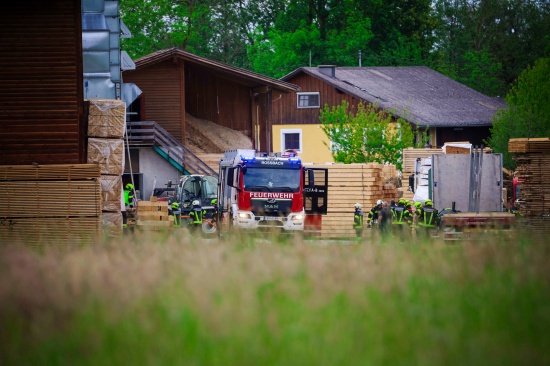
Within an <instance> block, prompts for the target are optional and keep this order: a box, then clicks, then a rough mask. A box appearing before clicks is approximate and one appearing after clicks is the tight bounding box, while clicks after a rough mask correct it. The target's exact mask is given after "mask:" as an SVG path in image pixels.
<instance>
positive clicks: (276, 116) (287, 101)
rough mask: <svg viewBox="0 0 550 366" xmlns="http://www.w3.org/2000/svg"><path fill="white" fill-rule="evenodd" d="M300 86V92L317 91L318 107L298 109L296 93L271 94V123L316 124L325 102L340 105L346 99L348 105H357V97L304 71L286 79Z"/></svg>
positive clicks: (330, 104)
mask: <svg viewBox="0 0 550 366" xmlns="http://www.w3.org/2000/svg"><path fill="white" fill-rule="evenodd" d="M287 82H290V83H292V84H295V85H298V86H299V87H300V92H318V93H319V103H320V106H321V107H320V108H300V109H298V108H297V107H296V106H297V100H296V98H297V97H296V95H297V93H295V92H294V93H288V94H280V93H274V95H273V110H272V116H273V119H272V122H271V123H272V124H284V125H287V124H318V123H319V112H320V110H321V109H323V108H324V106H325V104H328V105H329V106H331V107H332V106H335V105H340V104H341V103H342V100H346V101H347V102H348V103H349V104H350V105H357V103H358V102H359V101H358V99H357V98H354V97H352V96H350V95H349V94H345V93H342V92H341V91H339V90H338V89H336V88H334V87H333V86H330V85H328V84H327V83H325V82H323V81H321V80H319V79H316V78H314V77H312V76H310V75H307V74H305V73H301V74H299V75H297V76H296V77H295V78H293V79H292V80H287Z"/></svg>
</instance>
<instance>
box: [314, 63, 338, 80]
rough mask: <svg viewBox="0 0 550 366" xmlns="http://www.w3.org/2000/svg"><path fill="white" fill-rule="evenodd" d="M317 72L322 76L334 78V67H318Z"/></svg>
mask: <svg viewBox="0 0 550 366" xmlns="http://www.w3.org/2000/svg"><path fill="white" fill-rule="evenodd" d="M318 68H319V72H320V73H321V74H323V75H327V76H330V77H331V78H335V77H336V66H334V65H319V66H318Z"/></svg>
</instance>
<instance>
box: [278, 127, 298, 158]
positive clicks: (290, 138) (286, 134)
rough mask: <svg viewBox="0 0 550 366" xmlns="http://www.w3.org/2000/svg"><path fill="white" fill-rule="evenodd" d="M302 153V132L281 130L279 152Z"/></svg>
mask: <svg viewBox="0 0 550 366" xmlns="http://www.w3.org/2000/svg"><path fill="white" fill-rule="evenodd" d="M289 149H291V150H296V151H297V152H301V151H302V130H301V129H292V130H290V129H289V130H281V151H285V150H289Z"/></svg>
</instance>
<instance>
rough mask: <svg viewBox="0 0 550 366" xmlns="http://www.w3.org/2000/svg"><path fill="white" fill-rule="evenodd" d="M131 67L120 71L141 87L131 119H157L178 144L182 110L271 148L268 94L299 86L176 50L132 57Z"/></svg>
mask: <svg viewBox="0 0 550 366" xmlns="http://www.w3.org/2000/svg"><path fill="white" fill-rule="evenodd" d="M135 64H136V68H135V70H127V71H124V73H123V78H124V81H125V82H131V83H135V84H136V85H138V86H139V88H140V89H141V90H142V94H141V96H140V98H139V99H138V100H137V101H135V102H134V103H133V105H132V106H130V109H131V110H132V111H133V112H135V113H138V116H137V117H132V118H133V119H134V120H141V121H148V120H153V121H156V122H157V123H158V124H159V125H161V126H162V127H163V128H164V129H166V131H168V133H169V134H170V135H172V136H173V137H174V138H175V139H177V140H178V141H180V142H181V143H185V138H186V113H188V114H190V115H191V116H193V117H195V118H199V119H204V120H208V121H212V122H214V123H216V124H218V125H220V126H223V127H227V128H231V129H233V130H237V131H240V132H242V133H244V134H245V135H247V136H248V137H250V139H251V140H252V141H253V144H254V148H256V149H257V150H262V151H272V149H271V135H270V134H271V123H272V121H271V120H272V117H271V113H272V111H271V106H272V104H273V94H274V93H277V94H278V95H279V94H282V95H284V94H289V93H292V92H296V91H298V88H297V87H296V86H295V85H293V84H290V83H288V82H285V81H281V80H277V79H272V78H269V77H267V76H263V75H260V74H257V73H254V72H251V71H247V70H244V69H241V68H238V67H233V66H229V65H226V64H223V63H221V62H217V61H214V60H210V59H207V58H204V57H200V56H197V55H194V54H192V53H190V52H186V51H183V50H180V49H177V48H170V49H166V50H162V51H158V52H155V53H152V54H150V55H147V56H144V57H142V58H140V59H137V60H135Z"/></svg>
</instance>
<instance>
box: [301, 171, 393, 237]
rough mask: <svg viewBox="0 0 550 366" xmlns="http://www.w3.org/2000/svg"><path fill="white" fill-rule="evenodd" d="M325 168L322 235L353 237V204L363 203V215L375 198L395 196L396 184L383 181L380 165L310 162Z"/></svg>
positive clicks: (388, 198)
mask: <svg viewBox="0 0 550 366" xmlns="http://www.w3.org/2000/svg"><path fill="white" fill-rule="evenodd" d="M308 166H312V167H316V168H327V169H328V185H329V187H328V208H327V209H328V210H327V211H328V212H327V215H325V216H323V218H322V229H321V236H322V237H325V238H342V237H351V236H355V231H354V230H353V213H354V207H353V206H354V204H355V203H360V204H361V205H362V206H363V210H364V211H365V215H367V213H368V211H370V209H371V208H372V207H374V206H375V205H376V201H377V200H379V199H381V200H384V201H389V200H392V199H395V198H396V197H397V195H398V192H397V189H396V187H395V185H393V184H390V183H385V180H384V174H383V167H384V166H383V165H382V164H376V163H369V164H312V165H308Z"/></svg>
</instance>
